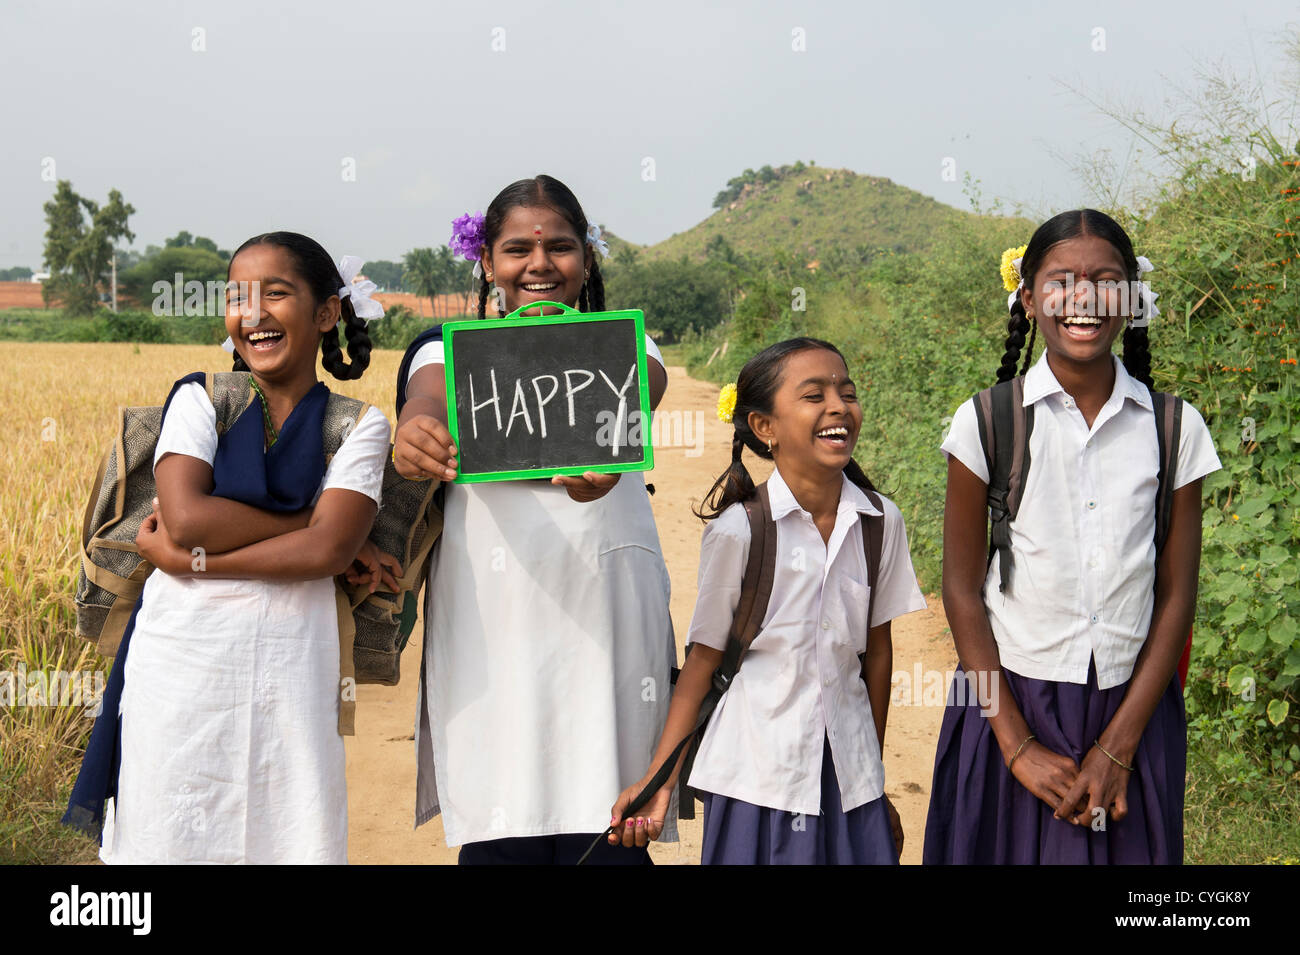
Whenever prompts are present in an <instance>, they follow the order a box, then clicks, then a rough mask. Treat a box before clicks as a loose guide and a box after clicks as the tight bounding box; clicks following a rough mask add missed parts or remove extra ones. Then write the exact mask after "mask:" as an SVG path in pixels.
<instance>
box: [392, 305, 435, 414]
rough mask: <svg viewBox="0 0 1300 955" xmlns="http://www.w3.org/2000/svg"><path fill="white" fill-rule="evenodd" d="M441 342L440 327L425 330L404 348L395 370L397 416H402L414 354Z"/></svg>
mask: <svg viewBox="0 0 1300 955" xmlns="http://www.w3.org/2000/svg"><path fill="white" fill-rule="evenodd" d="M440 341H442V326H441V325H438V326H436V327H434V328H429V329H426V330H425V331H422V332H420V334H418V335H416V336H415V340H414V341H413V342H411V344H409V345H408V346H406V354H404V355H403V356H402V364H401V365H400V366H398V369H397V416H398V417H399V418H400V417H401V416H402V406H403V405H405V404H406V379H407V378H408V377H410V374H411V362H413V361H414V360H415V353H416V352H418V351H419V350H420V349H421V348H423V347H424V346H425V345H427V344H429V342H440Z"/></svg>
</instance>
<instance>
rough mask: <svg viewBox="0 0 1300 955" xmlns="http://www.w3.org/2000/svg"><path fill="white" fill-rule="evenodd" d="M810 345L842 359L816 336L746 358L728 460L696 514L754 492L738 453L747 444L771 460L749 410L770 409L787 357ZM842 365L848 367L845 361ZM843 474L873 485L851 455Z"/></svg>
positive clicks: (716, 510) (713, 513)
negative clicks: (729, 459)
mask: <svg viewBox="0 0 1300 955" xmlns="http://www.w3.org/2000/svg"><path fill="white" fill-rule="evenodd" d="M809 348H824V349H826V350H827V351H831V352H834V353H835V354H836V355H839V356H840V360H841V361H844V356H843V355H842V354H840V350H839V349H838V348H836V347H835V346H834V345H832V344H831V343H830V342H827V341H822V340H821V339H819V338H790V339H787V340H786V341H783V342H777V343H776V344H775V345H769V346H768V347H767V348H765V349H763V350H762V351H761V352H759V353H758V354H757V355H755V356H754V357H753V358H751V359H750V360H749V361H747V362H745V366H744V367H743V368H741V369H740V374H739V375H737V376H736V407H735V410H734V411H733V412H732V416H731V423H732V426H733V427H734V428H735V433H734V434H733V435H732V438H731V464H730V465H729V466H728V467H727V470H725V471H723V472H722V474H721V475H719V476H718V479H717V480H716V481H714V482H713V487H711V488H709V492H708V494H706V495H705V497H704V503H703V505H702V506H701V507H700V508H699V509H698V510H694V511H693V513H694V514H695V516H696V517H698V518H700V519H701V520H705V521H708V520H712V519H713V518H715V517H717V516H718V515H720V514H721V513H722V512H723V511H725V510H726V509H727V508H729V507H730V506H731V505H732V504H735V503H737V502H739V501H747V500H749V499H750V498H751V497H753V496H754V492H755V490H756V488H755V486H754V479H753V478H752V477H750V476H749V471H748V470H747V469H746V467H745V464H744V462H743V461H742V460H741V453H742V452H743V451H744V449H745V448H749V450H751V451H753V452H754V453H755V454H757V455H758V456H759V457H760V458H763V459H764V460H767V461H770V460H772V452H771V451H770V450H768V447H767V445H766V444H764V443H763V442H762V441H760V440H759V439H758V435H756V434H754V432H753V429H751V428H750V426H749V415H750V412H752V411H757V412H759V413H760V414H771V413H772V404H773V400H774V399H775V397H776V392H777V389H778V388H780V387H781V377H782V373H783V372H784V369H785V362H786V359H787V358H789V357H790V356H791V355H793V354H794V353H795V352H800V351H804V350H806V349H809ZM844 367H845V368H847V367H848V362H847V361H845V362H844ZM844 474H845V476H846V477H848V479H849V480H850V481H852V482H853V483H854V484H856V485H857V486H858V487H860V488H862V489H863V490H864V491H874V490H875V489H876V488H875V485H873V484H872V483H871V481H870V480H869V479H868V478H867V475H866V473H865V472H864V471H863V470H862V467H861V466H860V465H859V464H858V462H857V461H855V460H854V459H852V458H850V459H849V463H848V464H846V465H844Z"/></svg>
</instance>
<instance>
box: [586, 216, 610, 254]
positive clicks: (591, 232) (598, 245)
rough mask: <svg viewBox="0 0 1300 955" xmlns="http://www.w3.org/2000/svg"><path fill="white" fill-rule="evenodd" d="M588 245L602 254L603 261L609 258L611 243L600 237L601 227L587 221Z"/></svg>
mask: <svg viewBox="0 0 1300 955" xmlns="http://www.w3.org/2000/svg"><path fill="white" fill-rule="evenodd" d="M587 244H588V245H590V246H591V247H592V248H594V249H595V250H596V251H597V252H599V253H600V257H601V258H602V259H607V258H609V243H608V242H606V241H605V240H604V239H602V238H601V237H600V226H598V225H596V223H594V222H592V221H591V220H590V219H588V220H587Z"/></svg>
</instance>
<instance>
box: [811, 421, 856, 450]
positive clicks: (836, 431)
mask: <svg viewBox="0 0 1300 955" xmlns="http://www.w3.org/2000/svg"><path fill="white" fill-rule="evenodd" d="M816 438H817V440H818V441H825V442H826V443H827V444H828V445H830V446H831V447H832V448H835V449H836V450H842V449H844V448H847V447H848V446H849V429H848V428H846V427H844V426H843V425H836V426H835V427H832V428H823V429H822V430H821V431H818V432H817V434H816Z"/></svg>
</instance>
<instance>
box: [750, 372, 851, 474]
mask: <svg viewBox="0 0 1300 955" xmlns="http://www.w3.org/2000/svg"><path fill="white" fill-rule="evenodd" d="M749 421H750V428H751V429H753V431H754V434H755V436H757V437H758V439H759V440H760V441H763V442H765V443H766V442H768V441H770V442H771V443H772V454H773V457H774V458H775V459H776V462H777V466H778V467H780V468H781V470H782V472H783V473H787V474H788V473H793V472H794V471H804V472H806V471H807V470H808V469H810V468H811V469H812V470H813V471H815V472H818V473H821V472H825V473H826V474H829V473H831V472H839V471H843V470H844V467H845V465H847V464H848V463H849V461H850V460H851V459H852V457H853V447H854V445H856V444H857V442H858V432H859V431H861V429H862V406H861V405H859V404H858V391H857V388H856V386H855V385H854V384H853V381H852V379H850V378H849V372H848V369H847V368H845V366H844V360H843V359H842V358H840V356H839V355H837V354H835V352H832V351H827V350H826V349H824V348H806V349H804V350H803V351H797V352H795V353H794V354H792V355H790V356H789V357H788V358H786V360H785V367H784V368H783V369H782V374H781V384H780V386H779V387H778V388H777V390H776V394H775V395H773V398H772V413H771V414H770V415H765V414H761V413H759V412H751V414H750V417H749Z"/></svg>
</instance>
